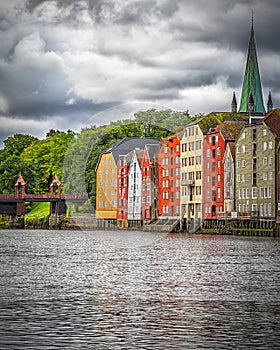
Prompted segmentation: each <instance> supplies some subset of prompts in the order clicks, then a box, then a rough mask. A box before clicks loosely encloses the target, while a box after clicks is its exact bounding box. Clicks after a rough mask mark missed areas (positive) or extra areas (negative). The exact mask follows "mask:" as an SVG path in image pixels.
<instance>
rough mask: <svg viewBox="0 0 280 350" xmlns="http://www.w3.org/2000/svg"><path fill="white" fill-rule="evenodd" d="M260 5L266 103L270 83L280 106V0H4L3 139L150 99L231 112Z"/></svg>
mask: <svg viewBox="0 0 280 350" xmlns="http://www.w3.org/2000/svg"><path fill="white" fill-rule="evenodd" d="M252 9H253V10H254V13H255V15H254V28H255V34H256V41H257V48H258V60H259V67H260V73H261V79H262V84H263V95H264V103H265V105H266V102H267V95H268V91H269V90H271V91H272V98H273V103H274V107H280V60H279V53H280V39H279V32H280V30H279V18H280V1H279V0H255V1H252V0H251V1H246V0H191V1H188V0H85V1H76V0H56V1H54V0H51V1H41V0H28V1H26V0H25V1H24V0H9V1H6V0H0V36H1V37H0V39H1V40H0V42H1V45H0V78H1V84H0V129H1V131H0V134H1V135H0V141H2V140H3V139H5V138H7V137H8V136H10V135H12V134H14V133H29V134H32V135H35V136H38V137H44V136H45V133H46V132H47V131H48V130H49V129H50V128H53V129H59V130H67V129H72V130H75V131H79V130H80V129H81V127H85V126H88V125H92V124H96V125H100V124H105V123H106V122H109V121H110V120H115V119H120V118H127V117H129V116H131V115H132V114H133V113H134V112H135V111H138V110H145V109H148V108H151V107H153V108H156V109H162V108H171V109H174V110H189V112H190V113H191V114H196V113H209V112H211V111H227V110H230V103H231V98H232V92H233V91H235V92H236V96H237V100H238V103H239V101H240V94H241V87H242V80H243V75H244V70H245V63H246V55H247V47H248V40H249V35H250V27H251V10H252ZM0 147H2V142H0Z"/></svg>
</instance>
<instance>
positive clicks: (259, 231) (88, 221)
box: [0, 215, 280, 237]
mask: <svg viewBox="0 0 280 350" xmlns="http://www.w3.org/2000/svg"><path fill="white" fill-rule="evenodd" d="M0 228H2V229H3V228H5V229H50V230H52V229H53V230H132V229H135V228H137V230H142V231H149V232H159V231H162V232H167V231H168V230H170V232H171V228H170V227H168V228H167V227H163V226H161V227H159V226H158V225H143V226H139V225H137V227H135V228H133V227H132V226H131V227H127V228H126V227H122V228H120V227H118V226H117V221H116V220H103V219H98V218H95V217H89V216H75V217H65V216H63V215H48V216H38V217H35V218H32V219H28V220H26V218H24V216H8V215H1V216H0ZM181 232H182V233H190V232H188V231H186V230H182V231H181ZM196 234H219V235H236V236H260V237H280V224H278V223H275V222H274V221H253V220H252V221H249V220H248V221H241V220H232V221H219V220H216V221H214V220H213V221H205V222H203V224H202V226H201V228H200V229H199V230H197V231H196Z"/></svg>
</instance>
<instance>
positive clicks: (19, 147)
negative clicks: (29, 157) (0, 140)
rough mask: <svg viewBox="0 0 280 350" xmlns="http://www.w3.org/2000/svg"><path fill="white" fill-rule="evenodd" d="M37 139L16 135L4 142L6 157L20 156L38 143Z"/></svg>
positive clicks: (25, 135)
mask: <svg viewBox="0 0 280 350" xmlns="http://www.w3.org/2000/svg"><path fill="white" fill-rule="evenodd" d="M37 140H38V138H37V137H34V136H31V135H27V134H15V135H13V136H10V137H8V138H7V139H6V140H5V141H4V153H5V155H6V156H11V155H15V156H20V155H21V153H22V152H23V150H24V149H25V148H26V147H28V146H30V145H31V144H33V143H34V142H36V141H37Z"/></svg>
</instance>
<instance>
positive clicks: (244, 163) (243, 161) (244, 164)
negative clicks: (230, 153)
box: [242, 159, 246, 168]
mask: <svg viewBox="0 0 280 350" xmlns="http://www.w3.org/2000/svg"><path fill="white" fill-rule="evenodd" d="M245 166H246V160H245V159H242V168H245Z"/></svg>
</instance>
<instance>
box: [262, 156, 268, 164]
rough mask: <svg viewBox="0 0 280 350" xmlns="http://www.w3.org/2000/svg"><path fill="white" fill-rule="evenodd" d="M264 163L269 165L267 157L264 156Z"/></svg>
mask: <svg viewBox="0 0 280 350" xmlns="http://www.w3.org/2000/svg"><path fill="white" fill-rule="evenodd" d="M263 165H267V157H264V158H263Z"/></svg>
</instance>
